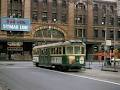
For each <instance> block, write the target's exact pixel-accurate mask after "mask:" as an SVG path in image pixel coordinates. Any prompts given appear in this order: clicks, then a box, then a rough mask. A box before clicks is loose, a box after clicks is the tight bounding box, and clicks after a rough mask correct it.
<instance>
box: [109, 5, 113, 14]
mask: <svg viewBox="0 0 120 90" xmlns="http://www.w3.org/2000/svg"><path fill="white" fill-rule="evenodd" d="M110 12H111V13H112V14H113V13H114V7H113V6H110Z"/></svg>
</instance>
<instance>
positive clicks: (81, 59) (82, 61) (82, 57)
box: [79, 56, 84, 64]
mask: <svg viewBox="0 0 120 90" xmlns="http://www.w3.org/2000/svg"><path fill="white" fill-rule="evenodd" d="M79 62H80V64H84V56H81V57H80V60H79Z"/></svg>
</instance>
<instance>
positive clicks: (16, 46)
mask: <svg viewBox="0 0 120 90" xmlns="http://www.w3.org/2000/svg"><path fill="white" fill-rule="evenodd" d="M0 1H1V2H0V3H1V4H0V12H1V14H0V16H1V18H2V17H8V18H18V19H19V18H27V19H30V21H31V29H30V31H28V32H26V31H19V30H17V31H11V30H2V29H1V30H0V55H1V58H6V59H8V57H10V58H12V59H16V60H21V59H22V60H28V59H29V60H30V59H31V55H32V53H31V52H32V47H33V46H34V45H38V44H45V43H52V42H58V41H64V40H69V39H80V40H83V41H84V42H85V43H86V48H87V54H89V53H94V47H95V48H97V49H98V50H100V49H101V47H102V45H104V42H105V38H106V40H111V41H112V45H111V46H113V45H114V41H115V43H116V46H117V45H119V44H120V31H119V26H120V25H119V24H118V22H117V21H118V15H117V2H116V1H114V0H113V1H108V0H0ZM88 51H89V52H88ZM11 55H12V56H13V55H14V58H13V57H11ZM26 56H27V57H26Z"/></svg>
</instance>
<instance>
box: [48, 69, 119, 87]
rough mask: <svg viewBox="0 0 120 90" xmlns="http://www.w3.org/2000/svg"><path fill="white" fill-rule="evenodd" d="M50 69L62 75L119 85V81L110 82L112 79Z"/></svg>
mask: <svg viewBox="0 0 120 90" xmlns="http://www.w3.org/2000/svg"><path fill="white" fill-rule="evenodd" d="M50 71H52V72H57V73H61V74H64V75H69V76H74V77H80V78H85V79H90V80H94V81H99V82H105V83H109V84H114V85H119V86H120V83H116V82H112V81H108V80H102V79H98V78H93V77H90V76H89V77H87V76H81V75H75V74H70V73H65V72H59V71H54V70H50Z"/></svg>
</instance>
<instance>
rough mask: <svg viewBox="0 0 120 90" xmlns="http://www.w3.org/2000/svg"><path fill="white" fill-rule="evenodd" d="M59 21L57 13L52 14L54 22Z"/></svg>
mask: <svg viewBox="0 0 120 90" xmlns="http://www.w3.org/2000/svg"><path fill="white" fill-rule="evenodd" d="M56 21H57V13H52V22H56Z"/></svg>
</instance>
